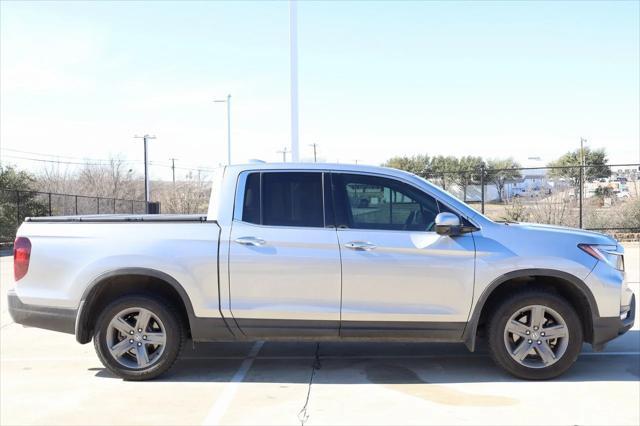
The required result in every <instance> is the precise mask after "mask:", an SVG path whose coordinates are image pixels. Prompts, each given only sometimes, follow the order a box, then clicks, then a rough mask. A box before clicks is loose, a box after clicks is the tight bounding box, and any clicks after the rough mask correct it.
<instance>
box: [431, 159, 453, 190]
mask: <svg viewBox="0 0 640 426" xmlns="http://www.w3.org/2000/svg"><path fill="white" fill-rule="evenodd" d="M459 169H460V161H459V160H458V159H457V158H456V157H454V156H452V155H448V156H446V157H445V156H443V155H438V156H436V157H433V158H432V159H431V168H430V177H437V178H440V179H441V182H442V189H447V182H457V181H458V180H457V172H458V171H459Z"/></svg>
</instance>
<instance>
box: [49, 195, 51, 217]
mask: <svg viewBox="0 0 640 426" xmlns="http://www.w3.org/2000/svg"><path fill="white" fill-rule="evenodd" d="M49 216H51V193H49Z"/></svg>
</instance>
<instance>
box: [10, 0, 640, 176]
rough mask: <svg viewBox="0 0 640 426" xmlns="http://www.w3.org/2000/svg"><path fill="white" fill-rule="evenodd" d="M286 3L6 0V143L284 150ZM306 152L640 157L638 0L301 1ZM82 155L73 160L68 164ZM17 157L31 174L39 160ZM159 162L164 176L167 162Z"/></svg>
mask: <svg viewBox="0 0 640 426" xmlns="http://www.w3.org/2000/svg"><path fill="white" fill-rule="evenodd" d="M288 7H289V6H288V3H287V2H152V1H148V2H126V3H125V2H67V3H64V2H36V3H29V2H5V1H3V2H2V6H1V15H0V16H1V17H0V24H1V30H0V31H1V32H0V36H1V37H0V43H1V45H0V48H1V52H0V53H1V57H0V59H1V62H0V72H1V81H0V82H1V90H2V99H1V111H0V119H1V123H0V124H1V130H0V137H1V144H2V148H3V151H2V156H3V161H8V160H11V159H10V158H9V157H8V155H14V156H26V157H33V156H32V155H27V154H18V153H16V152H15V151H7V150H8V149H14V150H23V151H30V152H42V153H49V154H56V155H60V156H64V157H80V158H82V157H88V158H106V157H108V156H109V155H110V154H116V153H122V154H123V155H125V156H126V157H127V158H128V159H131V160H140V159H141V147H140V145H139V142H138V141H136V140H134V139H132V136H133V135H134V134H141V133H144V132H149V133H153V134H155V135H156V136H157V139H156V140H155V141H153V142H152V145H151V151H150V156H151V159H152V160H153V161H155V162H157V163H168V158H170V157H176V158H178V159H179V161H178V165H181V164H182V165H185V166H189V167H192V166H193V167H195V166H197V165H201V166H206V167H212V166H215V165H217V164H219V163H222V162H225V159H226V128H225V125H226V121H225V120H226V118H225V117H226V116H225V107H224V106H223V105H221V104H213V103H212V102H211V100H212V99H213V98H214V97H224V96H225V95H226V94H227V93H231V94H232V97H233V98H232V109H233V111H232V131H233V140H234V147H233V160H234V162H241V161H246V160H247V159H249V158H261V159H264V160H269V161H275V160H278V159H280V158H281V155H280V154H278V153H277V152H276V151H278V150H281V149H282V148H283V147H284V146H286V145H288V144H289V44H288V43H289V11H288ZM298 18H299V20H298V27H299V72H300V75H299V87H300V144H301V156H302V158H307V159H308V158H310V156H311V153H312V151H311V148H310V147H308V144H310V143H313V142H316V143H318V144H319V156H320V157H321V158H322V159H325V160H328V161H340V162H353V161H354V160H356V159H357V160H359V162H361V163H370V164H378V163H381V162H383V161H384V160H385V159H387V158H388V157H390V156H393V155H410V154H416V153H429V154H452V155H464V154H472V155H482V156H484V157H499V156H500V157H502V156H514V157H515V158H516V159H518V160H521V161H522V162H523V163H527V164H530V163H531V162H527V157H530V156H539V157H542V159H543V161H544V162H546V161H549V160H552V159H553V158H554V157H556V156H558V155H560V154H562V153H563V152H566V151H567V150H570V149H573V148H575V147H576V146H577V145H578V144H579V138H580V137H581V136H582V137H585V138H587V139H588V140H589V146H592V147H594V148H598V147H606V148H607V150H608V152H609V157H610V159H611V161H613V162H639V161H640V129H639V128H640V124H639V118H638V117H639V116H640V108H639V103H640V87H639V80H640V68H639V58H640V29H639V22H640V8H639V2H637V1H628V2H612V1H607V2H584V3H583V2H515V1H513V2H506V1H505V2H492V3H485V2H456V3H453V2H344V3H339V2H301V3H300V4H299V7H298ZM69 160H71V161H73V160H72V159H69ZM12 161H15V162H17V163H19V164H21V165H24V166H32V167H39V165H38V163H35V162H28V161H24V160H17V159H14V160H12ZM156 169H157V170H154V171H155V172H156V173H157V175H158V176H159V175H160V174H162V177H166V176H168V174H167V173H168V170H167V169H162V168H160V167H158V168H156Z"/></svg>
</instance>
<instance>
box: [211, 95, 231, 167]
mask: <svg viewBox="0 0 640 426" xmlns="http://www.w3.org/2000/svg"><path fill="white" fill-rule="evenodd" d="M213 102H219V103H226V104H227V165H229V166H230V165H231V95H227V99H215V100H214V101H213Z"/></svg>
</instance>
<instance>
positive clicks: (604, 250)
mask: <svg viewBox="0 0 640 426" xmlns="http://www.w3.org/2000/svg"><path fill="white" fill-rule="evenodd" d="M578 247H579V248H580V249H581V250H582V251H584V252H585V253H587V254H588V255H590V256H592V257H595V258H596V259H598V260H601V261H603V262H605V263H607V264H608V265H609V266H611V267H612V268H615V269H617V270H619V271H624V256H623V254H622V253H620V252H618V251H617V249H618V248H617V247H616V246H613V245H601V244H578Z"/></svg>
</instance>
